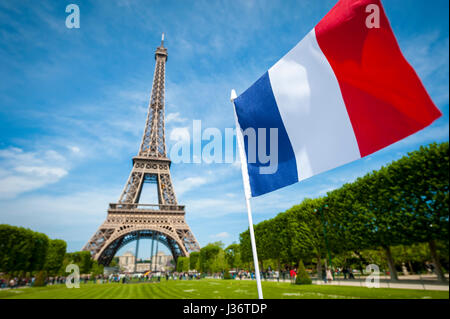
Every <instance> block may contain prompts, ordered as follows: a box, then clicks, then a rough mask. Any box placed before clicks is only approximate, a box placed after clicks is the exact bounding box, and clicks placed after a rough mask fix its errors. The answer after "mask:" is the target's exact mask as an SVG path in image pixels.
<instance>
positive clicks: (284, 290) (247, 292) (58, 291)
mask: <svg viewBox="0 0 450 319" xmlns="http://www.w3.org/2000/svg"><path fill="white" fill-rule="evenodd" d="M262 284H263V293H264V298H267V299H283V298H286V299H288V298H289V299H340V298H358V299H359V298H363V299H377V298H387V299H394V298H404V299H413V298H414V299H416V298H418V299H431V298H437V299H448V298H449V293H448V291H429V290H425V291H424V290H410V289H393V288H392V289H387V288H378V289H376V288H365V287H345V286H318V285H308V286H297V285H291V284H289V283H277V282H263V283H262ZM0 298H32V299H47V298H49V299H59V298H63V299H73V298H75V299H127V298H131V299H134V298H135V299H138V298H139V299H197V298H200V299H215V298H228V299H248V298H255V299H256V298H257V291H256V283H255V282H254V281H236V280H214V279H202V280H199V281H178V280H176V281H173V280H170V281H167V282H166V281H164V280H163V281H162V282H160V283H137V284H121V283H108V284H92V283H89V284H81V286H80V288H78V289H77V288H72V289H68V288H66V286H65V285H55V286H48V287H39V288H21V289H10V290H3V291H0Z"/></svg>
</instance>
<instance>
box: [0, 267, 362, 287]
mask: <svg viewBox="0 0 450 319" xmlns="http://www.w3.org/2000/svg"><path fill="white" fill-rule="evenodd" d="M334 272H335V273H334V274H335V275H341V274H342V275H343V277H344V280H346V279H355V276H354V275H353V270H352V269H350V268H343V269H341V268H337V269H335V270H334ZM260 277H261V279H262V280H271V281H280V280H282V281H291V282H295V279H296V277H297V269H296V268H292V269H288V268H286V269H284V270H281V271H278V270H274V269H270V268H268V269H265V270H263V271H261V272H260ZM162 278H164V279H165V280H198V279H201V278H214V279H224V278H225V272H216V273H199V272H195V271H189V272H164V273H162V272H146V273H145V274H123V273H115V274H109V275H105V274H104V275H97V276H92V275H80V282H81V283H84V284H87V283H89V282H91V283H97V284H103V283H122V284H126V283H137V282H160V281H161V279H162ZM226 278H229V279H235V280H254V279H256V277H255V272H254V271H248V270H244V269H240V270H232V271H230V272H229V276H228V277H226ZM319 278H321V279H322V280H323V281H324V282H325V283H326V282H328V281H331V280H333V275H332V273H331V270H329V269H328V270H327V269H325V268H324V269H323V270H322V274H321V276H319ZM35 281H36V277H35V276H32V277H29V278H21V277H12V278H9V277H1V276H0V288H19V287H32V286H33V285H34V283H35ZM65 283H66V277H65V276H55V277H47V278H45V279H44V285H56V284H65Z"/></svg>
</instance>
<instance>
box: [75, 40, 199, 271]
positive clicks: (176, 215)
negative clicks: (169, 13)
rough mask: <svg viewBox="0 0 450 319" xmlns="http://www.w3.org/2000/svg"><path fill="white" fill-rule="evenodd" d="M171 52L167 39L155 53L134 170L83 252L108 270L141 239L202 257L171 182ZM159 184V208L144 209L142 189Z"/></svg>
mask: <svg viewBox="0 0 450 319" xmlns="http://www.w3.org/2000/svg"><path fill="white" fill-rule="evenodd" d="M167 56H168V55H167V49H166V48H165V47H164V38H163V39H162V41H161V46H159V47H158V48H157V49H156V52H155V60H156V64H155V74H154V77H153V86H152V94H151V98H150V104H149V108H148V115H147V121H146V123H145V129H144V135H143V137H142V143H141V146H140V148H139V153H138V155H137V156H135V157H133V168H132V170H131V173H130V176H129V178H128V181H127V183H126V184H125V187H124V189H123V191H122V194H121V195H120V198H119V202H118V203H111V204H109V209H108V216H107V218H106V221H105V222H103V224H102V225H101V226H100V227H99V229H98V230H97V231H96V232H95V234H94V235H93V236H92V238H91V239H90V240H89V241H88V242H87V244H86V245H85V246H84V247H83V250H86V251H90V252H91V254H92V256H93V258H94V259H95V260H98V261H99V262H100V263H101V264H103V265H108V264H109V263H110V262H111V260H112V258H113V257H114V255H115V254H116V252H117V251H118V250H119V249H120V248H121V247H123V246H124V245H126V244H128V243H130V242H131V241H134V240H138V239H139V238H153V239H156V240H158V241H159V242H161V243H162V244H164V245H165V246H166V247H167V248H169V250H170V251H171V252H172V255H173V257H174V259H175V260H176V259H177V258H178V257H179V256H189V253H190V252H192V251H199V250H200V246H199V244H198V242H197V240H196V239H195V237H194V234H193V233H192V231H191V229H190V228H189V226H188V224H187V223H186V220H185V210H184V206H181V205H178V203H177V199H176V196H175V191H174V189H173V185H172V180H171V177H170V164H171V161H170V159H169V158H168V157H167V154H166V143H165V132H164V82H165V65H166V61H167ZM147 182H150V183H155V184H156V185H157V192H158V204H140V203H139V198H140V196H141V191H142V188H143V185H144V183H147Z"/></svg>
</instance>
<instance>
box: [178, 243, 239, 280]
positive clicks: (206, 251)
mask: <svg viewBox="0 0 450 319" xmlns="http://www.w3.org/2000/svg"><path fill="white" fill-rule="evenodd" d="M242 267H243V265H242V263H241V258H240V247H239V244H231V245H229V246H228V247H226V248H224V244H223V243H222V242H220V241H219V242H214V243H209V244H208V245H206V246H204V247H202V248H201V249H200V251H199V252H192V253H191V254H190V255H189V257H178V259H177V265H176V271H178V272H187V271H189V270H197V271H199V272H202V273H219V272H227V271H228V270H230V269H235V268H242Z"/></svg>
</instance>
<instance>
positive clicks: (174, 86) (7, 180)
mask: <svg viewBox="0 0 450 319" xmlns="http://www.w3.org/2000/svg"><path fill="white" fill-rule="evenodd" d="M335 2H336V1H335V0H330V1H325V0H323V1H322V0H308V1H306V0H304V1H300V0H299V1H286V0H284V1H274V0H268V1H263V0H253V1H250V0H246V1H244V0H242V1H238V0H228V1H181V0H177V1H127V0H118V1H89V2H88V1H73V2H69V1H2V2H0V223H8V224H12V225H19V226H24V227H29V228H31V229H33V230H36V231H41V232H44V233H46V234H48V235H49V236H50V237H51V238H62V239H64V240H66V241H67V243H68V249H69V250H70V251H75V250H79V249H81V248H82V246H83V245H84V244H85V243H86V241H87V240H88V239H89V238H90V237H91V235H92V234H93V233H94V232H95V230H96V229H97V228H98V226H99V225H100V224H101V223H102V222H103V220H104V219H105V217H106V209H107V205H108V203H110V202H116V201H117V200H118V197H119V195H120V192H121V191H122V188H123V186H124V183H125V182H126V179H127V178H128V174H129V171H130V169H131V157H132V156H134V155H135V154H136V153H137V150H138V147H139V144H140V140H141V136H142V132H143V128H144V124H145V116H146V112H147V104H148V100H149V96H150V90H151V85H152V78H153V71H154V50H155V48H156V47H157V46H158V45H159V42H160V36H161V33H162V32H165V34H166V41H165V43H166V47H167V48H168V52H169V59H168V63H167V66H166V116H167V118H168V122H167V123H166V124H167V126H166V137H167V144H168V148H169V149H170V147H171V145H173V144H174V142H175V138H176V137H177V136H180V134H183V132H186V130H187V131H189V130H190V127H191V126H192V120H201V121H202V126H203V128H206V127H217V128H219V129H220V130H222V131H223V130H224V129H225V128H226V127H234V117H233V111H232V107H231V104H230V102H229V96H230V89H232V88H234V89H236V91H237V92H238V94H239V93H240V92H242V91H243V90H245V89H246V88H247V87H248V86H250V85H251V84H252V83H253V82H254V81H255V80H256V79H258V78H259V77H260V76H261V75H262V74H263V73H264V72H265V71H267V69H268V68H270V67H271V66H272V65H273V64H274V63H275V62H276V61H277V60H278V59H280V58H281V57H282V56H283V55H284V54H286V53H287V52H288V51H289V50H290V49H291V48H292V47H293V46H294V45H295V44H296V43H298V42H299V41H300V40H301V39H302V38H303V37H304V36H305V35H306V34H307V33H308V32H309V31H310V30H311V29H312V28H313V27H314V26H315V25H316V24H317V22H319V21H320V19H321V18H322V17H323V16H324V15H325V14H326V13H327V12H328V11H329V10H330V9H331V8H332V6H333V5H334V3H335ZM70 3H76V4H78V5H79V7H80V12H81V28H80V29H67V28H66V27H65V19H66V16H67V13H65V7H66V5H68V4H70ZM383 5H384V8H385V10H386V13H387V15H388V18H389V20H390V22H391V25H392V28H393V29H394V33H395V34H396V36H397V39H398V41H399V44H400V47H401V49H402V51H403V53H404V55H405V57H406V58H407V60H408V61H409V62H410V63H411V64H412V66H413V67H414V68H415V70H416V71H417V73H418V74H419V76H420V78H421V79H422V81H423V83H424V85H425V87H426V88H427V90H428V92H429V93H430V95H431V97H432V99H433V101H434V102H435V103H436V105H437V106H438V107H439V108H440V110H441V111H442V112H443V114H444V115H443V117H442V118H440V119H439V120H437V121H436V122H435V123H434V124H433V125H431V126H430V127H428V128H426V129H424V130H423V131H421V132H419V133H417V134H415V135H413V136H411V137H409V138H407V139H405V140H403V141H401V142H398V143H396V144H394V145H392V146H390V147H388V148H386V149H384V150H382V151H379V152H377V153H375V154H373V155H371V156H369V157H367V158H365V159H362V160H359V161H356V162H353V163H350V164H348V165H345V166H343V167H340V168H337V169H334V170H332V171H329V172H326V173H323V174H320V175H317V176H315V177H312V178H310V179H308V180H306V181H303V182H301V183H298V184H295V185H292V186H289V187H286V188H284V189H281V190H279V191H276V192H273V193H271V194H267V195H264V196H261V197H258V198H256V199H254V200H253V201H252V204H253V213H254V216H253V218H254V222H255V223H257V222H260V221H262V220H264V219H267V218H271V217H273V216H275V215H276V214H278V213H279V212H282V211H284V210H286V209H288V208H290V207H291V206H292V205H293V204H296V203H299V202H301V201H302V199H303V198H305V197H317V196H322V195H324V194H326V192H327V191H329V190H332V189H334V188H337V187H339V186H340V185H342V184H343V183H345V182H349V181H352V180H354V179H355V178H356V177H358V176H361V175H364V174H365V173H366V172H368V171H371V170H374V169H378V168H379V167H381V166H382V165H385V164H387V163H389V162H391V161H392V160H395V159H398V158H399V157H401V156H403V155H405V154H406V153H407V152H409V151H412V150H415V149H417V148H418V147H419V146H420V145H425V144H428V143H430V142H434V141H437V142H440V141H448V139H449V133H448V132H449V126H448V123H449V95H448V91H449V76H448V70H449V65H448V60H449V53H448V52H449V36H448V30H449V19H448V11H449V10H448V9H449V8H448V1H447V0H442V1H441V0H439V1H438V0H435V1H432V2H429V1H421V0H407V1H406V0H404V1H399V0H384V1H383ZM172 178H173V182H174V186H175V191H176V193H177V197H178V201H179V203H180V204H183V205H186V211H187V213H186V219H187V222H188V223H189V225H190V227H191V229H192V230H193V232H194V234H195V235H196V237H197V239H198V241H199V242H200V245H205V244H207V243H208V242H212V241H217V240H222V241H223V242H224V243H226V244H230V243H232V242H233V241H238V236H239V233H241V232H242V231H244V230H246V229H247V227H248V221H247V214H246V208H245V200H244V197H243V188H242V179H241V173H240V169H239V166H238V165H233V164H206V163H203V164H174V165H172ZM143 250H147V249H146V248H145V249H143Z"/></svg>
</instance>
